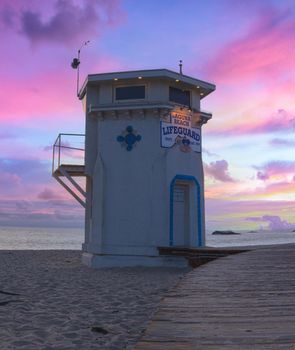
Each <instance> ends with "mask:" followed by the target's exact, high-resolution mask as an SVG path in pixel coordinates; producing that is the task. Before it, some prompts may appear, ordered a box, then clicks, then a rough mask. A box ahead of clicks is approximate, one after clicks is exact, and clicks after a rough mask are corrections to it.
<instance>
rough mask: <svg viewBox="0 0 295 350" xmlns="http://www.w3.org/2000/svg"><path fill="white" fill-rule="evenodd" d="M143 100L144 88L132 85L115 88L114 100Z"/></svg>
mask: <svg viewBox="0 0 295 350" xmlns="http://www.w3.org/2000/svg"><path fill="white" fill-rule="evenodd" d="M144 98H145V86H144V85H134V86H124V87H117V88H116V100H117V101H124V100H140V99H144Z"/></svg>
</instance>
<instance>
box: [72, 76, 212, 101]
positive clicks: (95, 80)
mask: <svg viewBox="0 0 295 350" xmlns="http://www.w3.org/2000/svg"><path fill="white" fill-rule="evenodd" d="M138 78H140V79H145V78H148V79H167V80H171V81H174V82H178V83H183V84H185V85H187V86H188V87H191V88H197V89H200V92H201V93H202V94H201V96H200V97H201V99H202V98H204V97H206V96H207V95H209V94H210V93H211V92H213V91H214V90H215V88H216V87H215V85H214V84H211V83H208V82H206V81H203V80H199V79H195V78H193V77H189V76H187V75H183V74H180V73H176V72H173V71H171V70H169V69H151V70H137V71H126V72H112V73H101V74H89V75H88V76H87V78H86V79H85V81H84V83H83V85H82V87H81V89H80V91H79V95H78V96H79V98H80V99H82V98H83V97H84V95H85V93H86V87H87V86H88V85H98V84H100V83H103V82H107V81H116V82H117V81H122V80H130V79H131V80H132V79H138Z"/></svg>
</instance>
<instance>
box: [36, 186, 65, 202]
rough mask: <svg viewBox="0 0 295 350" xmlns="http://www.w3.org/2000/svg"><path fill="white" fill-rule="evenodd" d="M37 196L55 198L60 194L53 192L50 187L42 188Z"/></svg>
mask: <svg viewBox="0 0 295 350" xmlns="http://www.w3.org/2000/svg"><path fill="white" fill-rule="evenodd" d="M37 197H38V198H39V199H43V200H55V199H60V198H62V197H61V196H60V195H58V194H57V193H55V192H54V191H53V190H51V189H50V188H44V190H43V191H42V192H40V193H39V194H38V196H37Z"/></svg>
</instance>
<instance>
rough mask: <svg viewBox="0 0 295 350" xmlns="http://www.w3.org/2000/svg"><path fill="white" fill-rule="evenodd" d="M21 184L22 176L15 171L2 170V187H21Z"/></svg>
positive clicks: (0, 179)
mask: <svg viewBox="0 0 295 350" xmlns="http://www.w3.org/2000/svg"><path fill="white" fill-rule="evenodd" d="M20 184H21V178H20V177H19V176H18V175H17V174H14V173H10V172H0V187H1V188H2V191H3V188H10V187H14V188H16V187H19V186H20Z"/></svg>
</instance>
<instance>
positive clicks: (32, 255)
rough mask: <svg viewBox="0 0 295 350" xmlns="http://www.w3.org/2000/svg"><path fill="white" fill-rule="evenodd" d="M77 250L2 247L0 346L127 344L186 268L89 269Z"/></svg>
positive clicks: (31, 348) (62, 347)
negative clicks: (9, 249) (82, 261)
mask: <svg viewBox="0 0 295 350" xmlns="http://www.w3.org/2000/svg"><path fill="white" fill-rule="evenodd" d="M80 255H81V253H80V252H78V251H62V250H60V251H54V250H52V251H33V250H32V251H0V281H1V282H0V348H1V349H5V350H10V349H11V350H12V349H13V350H18V349H20V350H24V349H25V350H35V349H38V350H39V349H40V350H41V349H42V350H43V349H44V350H45V349H46V350H50V349H58V350H65V349H68V350H70V349H71V350H72V349H81V350H88V349H101V350H103V349H110V350H115V349H118V350H123V349H132V348H133V347H134V345H135V343H136V341H137V340H138V338H139V337H140V335H141V334H142V332H143V331H144V329H145V327H146V325H147V322H148V320H149V319H151V317H152V316H153V314H154V312H155V311H156V309H157V307H158V305H159V302H160V300H161V299H162V297H163V296H164V295H165V293H166V292H167V291H168V289H170V288H172V287H173V286H175V285H176V283H177V282H178V281H179V279H180V278H181V277H182V276H183V275H184V274H185V272H187V271H188V269H176V268H140V267H134V268H109V269H90V268H88V267H86V266H84V265H82V264H81V262H80Z"/></svg>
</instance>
